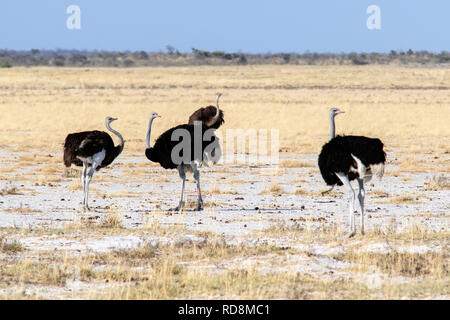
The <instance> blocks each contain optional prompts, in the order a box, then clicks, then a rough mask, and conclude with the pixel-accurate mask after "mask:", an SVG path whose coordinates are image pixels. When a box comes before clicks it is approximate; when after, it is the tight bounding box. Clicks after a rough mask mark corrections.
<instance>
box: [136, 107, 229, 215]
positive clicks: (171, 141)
mask: <svg viewBox="0 0 450 320" xmlns="http://www.w3.org/2000/svg"><path fill="white" fill-rule="evenodd" d="M159 117H160V116H159V115H158V114H157V113H156V112H152V114H151V115H150V121H149V124H148V131H147V137H146V146H147V148H146V149H145V156H146V157H147V159H149V160H150V161H152V162H157V163H159V164H160V165H161V166H162V167H163V168H164V169H177V170H178V173H179V175H180V178H181V179H182V180H183V184H182V188H181V200H180V203H179V205H178V206H177V207H176V208H174V209H172V210H173V211H180V210H181V208H182V207H183V206H184V198H183V197H184V185H185V182H186V172H192V173H193V175H194V179H195V181H196V183H197V196H198V203H197V208H196V211H200V210H203V200H202V194H201V191H200V172H199V171H198V167H199V166H201V165H202V164H204V163H205V162H207V161H209V160H212V161H213V162H214V163H216V162H217V161H218V160H219V158H220V156H221V150H220V146H219V139H218V138H217V137H216V136H215V135H214V130H212V129H211V128H209V127H208V126H206V125H205V124H203V123H200V122H196V124H195V125H192V124H181V125H178V126H176V127H173V128H171V129H169V130H167V131H165V132H164V133H163V134H161V135H160V136H159V138H158V139H157V140H156V142H155V144H154V145H153V147H150V134H151V129H152V122H153V120H154V119H155V118H159ZM180 137H181V139H180ZM183 146H184V147H185V148H183ZM185 151H186V154H185ZM189 153H190V154H189Z"/></svg>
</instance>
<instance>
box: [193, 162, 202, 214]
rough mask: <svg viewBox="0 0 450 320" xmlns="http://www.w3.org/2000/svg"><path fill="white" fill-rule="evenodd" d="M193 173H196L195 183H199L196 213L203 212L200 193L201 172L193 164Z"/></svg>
mask: <svg viewBox="0 0 450 320" xmlns="http://www.w3.org/2000/svg"><path fill="white" fill-rule="evenodd" d="M191 167H192V171H193V172H194V179H195V182H197V196H198V202H197V203H198V204H197V209H195V211H201V210H203V199H202V192H201V191H200V172H199V171H198V169H197V165H196V164H194V163H192V164H191Z"/></svg>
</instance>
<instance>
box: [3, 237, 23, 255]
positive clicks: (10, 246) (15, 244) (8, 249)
mask: <svg viewBox="0 0 450 320" xmlns="http://www.w3.org/2000/svg"><path fill="white" fill-rule="evenodd" d="M24 250H25V248H24V247H23V246H22V244H21V243H20V242H19V241H16V240H14V241H8V240H7V239H6V238H5V237H0V252H3V253H17V252H22V251H24Z"/></svg>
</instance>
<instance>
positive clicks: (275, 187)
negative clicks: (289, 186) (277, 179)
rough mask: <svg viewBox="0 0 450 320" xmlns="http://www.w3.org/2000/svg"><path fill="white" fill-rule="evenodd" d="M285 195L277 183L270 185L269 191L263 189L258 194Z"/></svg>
mask: <svg viewBox="0 0 450 320" xmlns="http://www.w3.org/2000/svg"><path fill="white" fill-rule="evenodd" d="M283 193H285V191H284V189H283V187H281V186H280V185H279V184H277V183H272V184H271V185H270V187H269V189H264V190H262V191H261V192H260V194H283Z"/></svg>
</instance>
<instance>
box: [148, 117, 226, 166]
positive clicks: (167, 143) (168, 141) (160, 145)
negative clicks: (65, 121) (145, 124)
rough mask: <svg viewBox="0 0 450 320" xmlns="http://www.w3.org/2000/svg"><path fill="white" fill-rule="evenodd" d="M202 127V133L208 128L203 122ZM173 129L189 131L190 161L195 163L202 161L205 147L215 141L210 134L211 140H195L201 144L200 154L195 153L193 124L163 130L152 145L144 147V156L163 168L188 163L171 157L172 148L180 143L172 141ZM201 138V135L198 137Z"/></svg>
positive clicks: (214, 137)
mask: <svg viewBox="0 0 450 320" xmlns="http://www.w3.org/2000/svg"><path fill="white" fill-rule="evenodd" d="M201 127H202V133H204V132H205V131H206V130H208V129H210V128H209V127H207V126H206V125H204V124H201ZM175 130H187V132H189V135H190V137H191V145H190V146H191V156H190V158H191V159H190V161H196V162H197V163H202V162H203V161H204V160H205V159H204V158H205V155H204V151H205V148H206V147H207V146H208V145H209V144H211V143H217V142H218V140H217V137H216V136H212V139H211V141H203V139H201V141H196V142H197V143H200V142H201V144H202V149H201V150H202V153H201V154H195V152H194V146H195V143H194V125H191V124H181V125H178V126H176V127H173V128H171V129H169V130H167V131H165V132H164V133H163V134H161V135H160V136H159V138H158V139H156V142H155V144H154V145H153V147H150V148H146V149H145V156H146V157H147V159H149V160H150V161H152V162H157V163H159V164H160V165H161V166H162V167H163V168H164V169H176V168H177V167H178V166H179V165H186V164H190V162H189V163H184V162H183V163H178V164H176V163H174V162H173V159H172V157H171V154H172V149H173V148H174V147H175V146H176V145H177V144H179V143H180V141H172V133H173V132H174V131H175ZM200 138H202V137H200ZM180 157H183V150H181V153H180Z"/></svg>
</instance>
